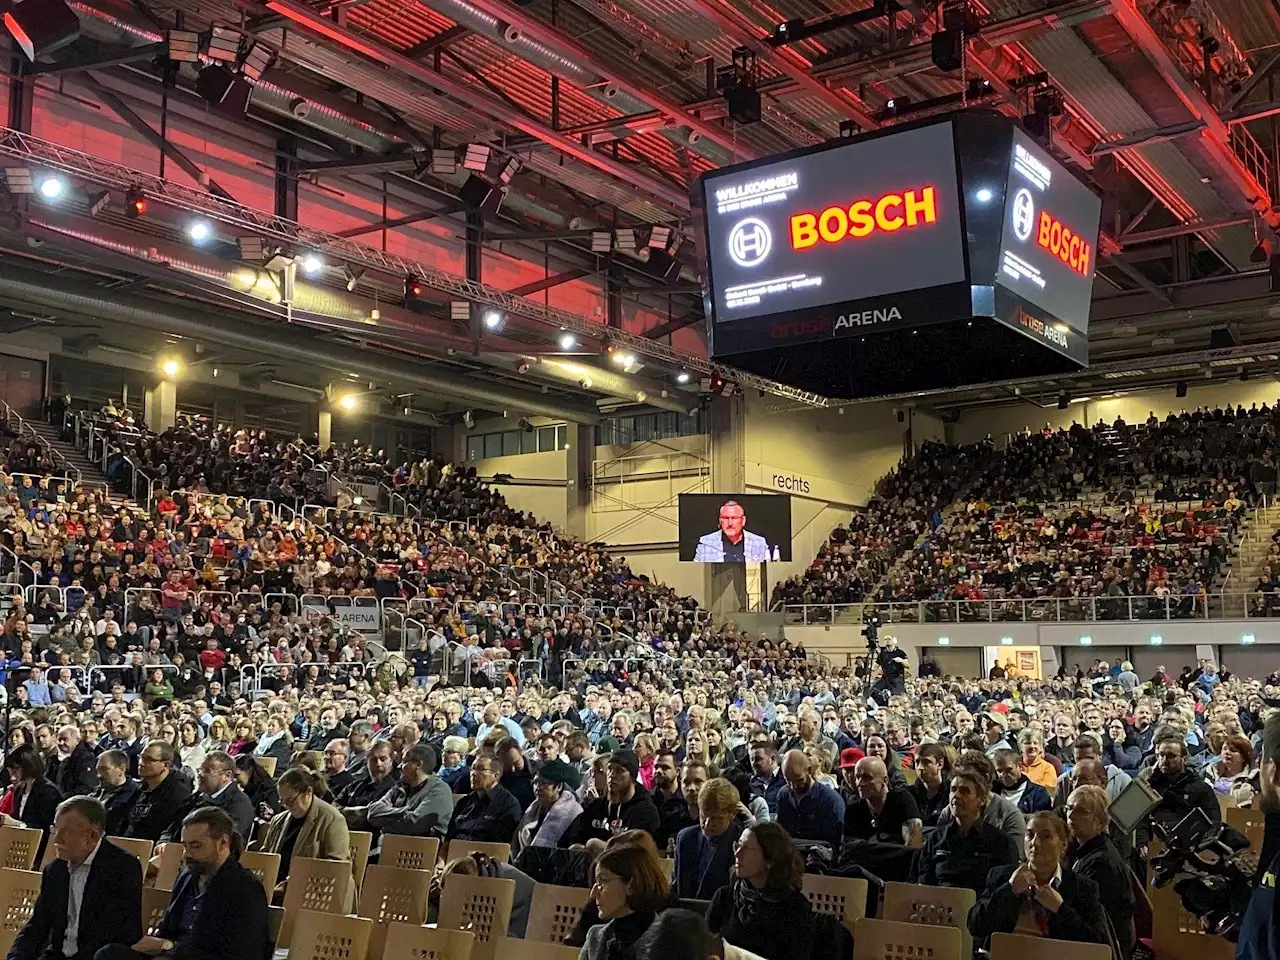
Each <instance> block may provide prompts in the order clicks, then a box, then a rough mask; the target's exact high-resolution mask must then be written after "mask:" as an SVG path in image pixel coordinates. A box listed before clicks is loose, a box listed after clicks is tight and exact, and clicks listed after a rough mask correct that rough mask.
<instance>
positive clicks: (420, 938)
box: [370, 923, 476, 960]
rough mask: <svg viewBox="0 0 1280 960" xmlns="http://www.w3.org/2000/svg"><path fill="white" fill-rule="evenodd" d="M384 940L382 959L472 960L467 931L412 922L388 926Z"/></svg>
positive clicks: (473, 939) (471, 941) (472, 941)
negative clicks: (425, 925) (433, 927)
mask: <svg viewBox="0 0 1280 960" xmlns="http://www.w3.org/2000/svg"><path fill="white" fill-rule="evenodd" d="M386 937H387V940H386V946H385V947H384V948H383V951H382V958H381V960H471V948H472V947H473V946H474V945H475V942H476V935H475V934H474V933H472V932H471V931H470V930H445V929H442V928H439V927H437V928H435V929H432V928H430V927H423V926H418V925H416V924H412V923H393V924H390V925H389V926H388V927H387V934H386ZM370 960H378V958H377V957H371V958H370Z"/></svg>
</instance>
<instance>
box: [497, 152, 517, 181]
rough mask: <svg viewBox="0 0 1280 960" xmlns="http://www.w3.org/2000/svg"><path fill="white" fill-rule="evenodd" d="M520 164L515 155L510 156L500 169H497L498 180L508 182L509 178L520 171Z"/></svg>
mask: <svg viewBox="0 0 1280 960" xmlns="http://www.w3.org/2000/svg"><path fill="white" fill-rule="evenodd" d="M521 166H522V164H521V163H520V161H519V159H517V158H516V157H512V158H511V159H510V160H508V161H507V162H506V163H504V164H503V165H502V169H501V170H499V171H498V182H499V183H510V182H511V178H512V177H514V176H515V175H516V174H517V173H519V172H520V167H521Z"/></svg>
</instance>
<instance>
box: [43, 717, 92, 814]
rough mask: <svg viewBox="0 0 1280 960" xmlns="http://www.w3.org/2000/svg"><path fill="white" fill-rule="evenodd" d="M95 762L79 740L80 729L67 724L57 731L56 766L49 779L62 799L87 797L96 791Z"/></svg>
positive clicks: (85, 744)
mask: <svg viewBox="0 0 1280 960" xmlns="http://www.w3.org/2000/svg"><path fill="white" fill-rule="evenodd" d="M97 760H98V758H97V756H96V755H95V754H94V752H93V750H92V748H91V747H90V746H89V745H88V744H87V743H85V742H84V741H82V740H81V739H80V728H79V727H74V726H72V725H71V724H67V725H66V726H64V727H63V728H62V729H60V730H59V731H58V766H57V770H56V771H55V772H54V773H53V775H52V776H50V778H49V779H50V780H52V781H53V785H54V786H55V787H57V788H58V792H59V793H61V794H62V795H63V796H64V797H76V796H86V797H87V796H89V794H91V793H93V791H94V790H96V789H98V776H97V773H96V772H95V770H94V768H95V766H96V765H97Z"/></svg>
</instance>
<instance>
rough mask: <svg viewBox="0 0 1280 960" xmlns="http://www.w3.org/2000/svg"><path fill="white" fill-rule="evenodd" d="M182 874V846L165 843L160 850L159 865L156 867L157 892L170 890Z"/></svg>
mask: <svg viewBox="0 0 1280 960" xmlns="http://www.w3.org/2000/svg"><path fill="white" fill-rule="evenodd" d="M181 872H182V844H180V843H166V844H164V845H163V846H161V848H160V864H159V866H157V867H156V882H155V886H156V889H157V890H172V889H173V885H174V884H175V883H177V882H178V874H179V873H181Z"/></svg>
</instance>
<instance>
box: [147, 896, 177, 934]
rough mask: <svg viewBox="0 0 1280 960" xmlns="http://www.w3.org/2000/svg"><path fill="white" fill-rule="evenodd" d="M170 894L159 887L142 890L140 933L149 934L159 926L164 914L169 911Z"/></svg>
mask: <svg viewBox="0 0 1280 960" xmlns="http://www.w3.org/2000/svg"><path fill="white" fill-rule="evenodd" d="M171 896H172V893H171V892H170V891H168V890H161V889H160V888H159V887H143V888H142V932H143V933H150V932H151V931H152V930H154V929H155V928H156V927H158V926H160V921H161V920H163V919H164V912H165V911H166V910H168V909H169V899H170V897H171Z"/></svg>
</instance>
